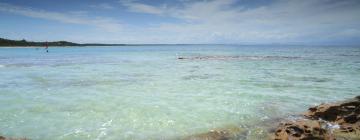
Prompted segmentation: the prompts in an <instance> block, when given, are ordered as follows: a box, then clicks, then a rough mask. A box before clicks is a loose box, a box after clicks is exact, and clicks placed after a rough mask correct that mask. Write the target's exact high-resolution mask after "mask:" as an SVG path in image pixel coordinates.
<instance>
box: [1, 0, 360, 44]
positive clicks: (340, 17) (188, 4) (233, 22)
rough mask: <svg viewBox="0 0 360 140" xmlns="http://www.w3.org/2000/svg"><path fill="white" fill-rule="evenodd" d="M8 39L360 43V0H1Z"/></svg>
mask: <svg viewBox="0 0 360 140" xmlns="http://www.w3.org/2000/svg"><path fill="white" fill-rule="evenodd" d="M0 37H1V38H8V39H26V40H32V41H56V40H66V41H72V42H77V43H126V44H277V43H279V44H360V0H0Z"/></svg>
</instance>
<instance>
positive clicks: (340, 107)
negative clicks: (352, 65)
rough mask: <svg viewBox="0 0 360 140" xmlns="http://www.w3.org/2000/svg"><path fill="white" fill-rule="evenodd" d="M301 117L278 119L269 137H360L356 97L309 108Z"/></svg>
mask: <svg viewBox="0 0 360 140" xmlns="http://www.w3.org/2000/svg"><path fill="white" fill-rule="evenodd" d="M303 117H304V118H302V119H297V120H292V121H287V122H281V123H280V125H279V126H278V127H277V129H276V130H275V132H274V134H272V136H271V137H272V138H271V139H273V140H335V139H337V140H360V96H357V97H355V98H353V99H349V100H345V101H342V102H336V103H328V104H321V105H319V106H315V107H311V108H309V110H308V111H307V112H305V113H304V114H303Z"/></svg>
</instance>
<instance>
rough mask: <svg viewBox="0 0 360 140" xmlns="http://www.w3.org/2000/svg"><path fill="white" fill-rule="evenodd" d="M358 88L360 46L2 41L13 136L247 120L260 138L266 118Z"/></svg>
mask: <svg viewBox="0 0 360 140" xmlns="http://www.w3.org/2000/svg"><path fill="white" fill-rule="evenodd" d="M178 57H181V58H184V59H177V58H178ZM356 95H360V47H357V46H352V47H349V46H336V47H335V46H276V45H270V46H266V45H263V46H236V45H173V46H166V45H162V46H156V45H154V46H118V47H71V48H60V47H59V48H49V53H46V52H45V50H44V49H43V48H41V49H35V48H0V135H2V136H7V137H17V138H18V137H26V138H30V139H34V140H49V139H52V140H70V139H76V140H86V139H104V140H116V139H140V140H142V139H181V138H183V137H186V136H189V135H196V134H200V133H205V132H208V131H209V130H212V129H221V128H228V127H238V128H240V129H241V130H243V131H244V133H243V136H242V139H261V138H264V137H265V136H266V131H267V130H266V128H265V127H264V126H263V124H264V123H266V122H267V121H271V120H272V119H276V118H286V117H289V116H291V115H294V114H299V113H301V112H304V111H306V109H307V108H308V107H309V106H313V105H316V104H319V103H321V102H330V101H336V100H342V99H345V98H351V97H353V96H356ZM274 125H275V124H274Z"/></svg>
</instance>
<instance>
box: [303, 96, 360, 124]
mask: <svg viewBox="0 0 360 140" xmlns="http://www.w3.org/2000/svg"><path fill="white" fill-rule="evenodd" d="M359 114H360V96H357V97H355V98H354V99H350V100H346V101H343V102H337V103H333V104H321V105H319V106H316V107H311V108H309V111H308V112H306V113H305V114H304V115H305V116H306V117H309V118H312V119H323V120H326V121H330V122H338V123H351V124H352V123H356V122H358V121H359V120H360V116H359Z"/></svg>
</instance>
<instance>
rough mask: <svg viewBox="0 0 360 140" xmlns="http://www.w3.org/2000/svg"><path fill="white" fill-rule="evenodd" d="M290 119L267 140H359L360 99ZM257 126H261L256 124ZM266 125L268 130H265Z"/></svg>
mask: <svg viewBox="0 0 360 140" xmlns="http://www.w3.org/2000/svg"><path fill="white" fill-rule="evenodd" d="M295 115H296V116H297V117H296V118H295V119H294V118H293V119H289V118H276V119H273V120H270V121H269V122H267V123H266V124H262V125H263V126H264V128H266V129H267V132H265V133H266V134H267V138H264V139H271V140H289V139H291V140H302V139H309V140H312V139H318V140H335V139H350V140H358V139H360V96H356V97H354V98H352V99H346V100H343V101H337V102H333V103H322V104H320V105H318V106H314V107H310V108H308V111H307V112H304V113H302V114H295ZM260 125H261V124H260ZM265 125H269V126H265ZM247 133H248V131H247V130H246V129H243V128H240V127H237V126H229V127H225V128H218V129H213V130H210V131H208V132H204V133H199V134H193V135H189V136H184V137H183V138H179V139H181V140H233V139H247V138H248V136H247ZM0 140H29V139H28V138H21V137H20V138H7V137H4V136H0Z"/></svg>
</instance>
